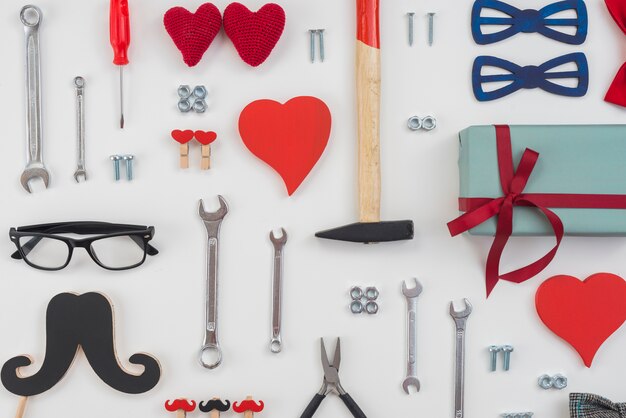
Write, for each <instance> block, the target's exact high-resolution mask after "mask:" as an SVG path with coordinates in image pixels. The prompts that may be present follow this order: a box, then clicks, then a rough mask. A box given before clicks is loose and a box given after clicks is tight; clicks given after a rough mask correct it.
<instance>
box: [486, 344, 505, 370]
mask: <svg viewBox="0 0 626 418" xmlns="http://www.w3.org/2000/svg"><path fill="white" fill-rule="evenodd" d="M501 350H502V349H501V348H500V347H498V346H497V345H490V346H489V354H490V356H491V371H492V372H495V371H496V366H497V363H498V352H499V351H501Z"/></svg>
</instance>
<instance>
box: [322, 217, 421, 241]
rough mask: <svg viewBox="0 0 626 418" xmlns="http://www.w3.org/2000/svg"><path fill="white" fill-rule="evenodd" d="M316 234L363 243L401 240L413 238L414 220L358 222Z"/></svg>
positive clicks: (327, 237)
mask: <svg viewBox="0 0 626 418" xmlns="http://www.w3.org/2000/svg"><path fill="white" fill-rule="evenodd" d="M315 236H316V237H318V238H326V239H334V240H337V241H349V242H361V243H363V244H373V243H377V242H389V241H401V240H407V239H413V221H409V220H407V221H387V222H357V223H353V224H350V225H345V226H340V227H339V228H334V229H327V230H326V231H321V232H318V233H316V234H315Z"/></svg>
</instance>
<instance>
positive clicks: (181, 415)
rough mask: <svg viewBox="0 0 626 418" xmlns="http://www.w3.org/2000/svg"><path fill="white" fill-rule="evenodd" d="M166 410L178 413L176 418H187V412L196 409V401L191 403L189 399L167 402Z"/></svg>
mask: <svg viewBox="0 0 626 418" xmlns="http://www.w3.org/2000/svg"><path fill="white" fill-rule="evenodd" d="M165 409H167V410H168V411H170V412H176V418H185V417H186V416H187V412H191V411H193V410H194V409H196V401H191V402H189V401H188V400H187V399H176V400H174V401H169V400H168V401H166V402H165Z"/></svg>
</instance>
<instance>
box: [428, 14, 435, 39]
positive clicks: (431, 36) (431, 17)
mask: <svg viewBox="0 0 626 418" xmlns="http://www.w3.org/2000/svg"><path fill="white" fill-rule="evenodd" d="M434 18H435V13H433V12H431V13H428V46H433V40H434V25H435V22H434Z"/></svg>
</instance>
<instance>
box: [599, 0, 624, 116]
mask: <svg viewBox="0 0 626 418" xmlns="http://www.w3.org/2000/svg"><path fill="white" fill-rule="evenodd" d="M604 1H605V3H606V7H608V9H609V13H611V16H613V19H614V20H615V23H617V26H619V27H620V29H621V30H622V32H624V34H625V35H626V0H604ZM604 100H605V101H607V102H610V103H614V104H616V105H620V106H624V107H626V62H625V63H624V65H622V68H620V69H619V71H618V72H617V75H616V76H615V79H614V80H613V83H611V87H609V90H608V91H607V92H606V96H605V97H604Z"/></svg>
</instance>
